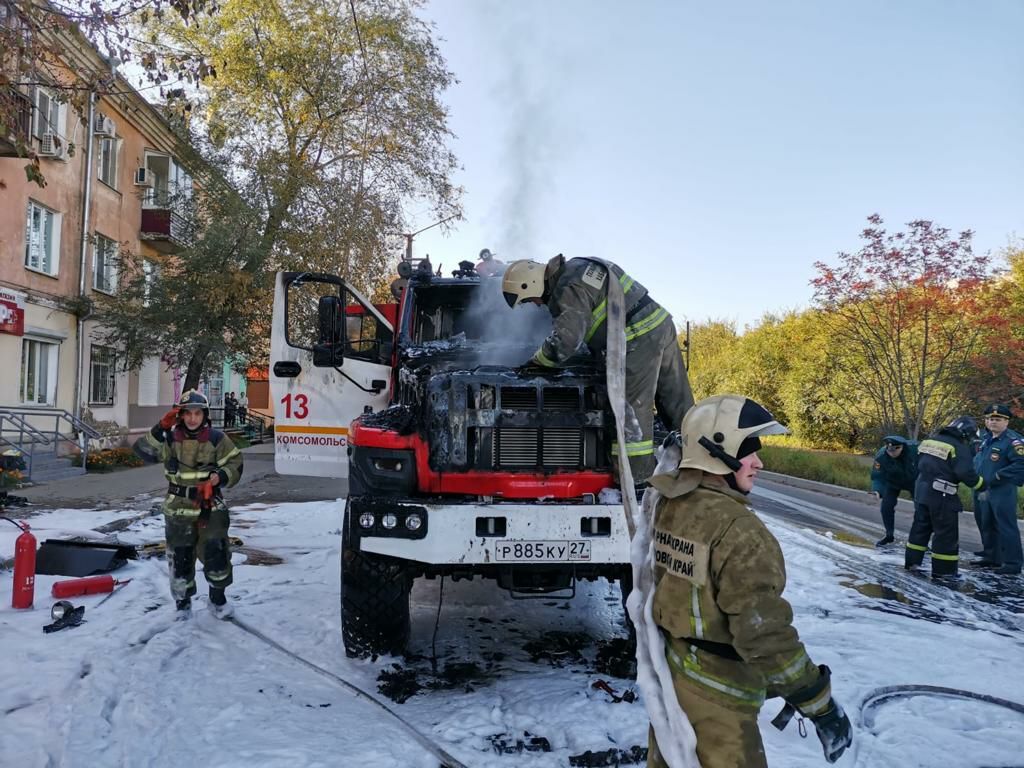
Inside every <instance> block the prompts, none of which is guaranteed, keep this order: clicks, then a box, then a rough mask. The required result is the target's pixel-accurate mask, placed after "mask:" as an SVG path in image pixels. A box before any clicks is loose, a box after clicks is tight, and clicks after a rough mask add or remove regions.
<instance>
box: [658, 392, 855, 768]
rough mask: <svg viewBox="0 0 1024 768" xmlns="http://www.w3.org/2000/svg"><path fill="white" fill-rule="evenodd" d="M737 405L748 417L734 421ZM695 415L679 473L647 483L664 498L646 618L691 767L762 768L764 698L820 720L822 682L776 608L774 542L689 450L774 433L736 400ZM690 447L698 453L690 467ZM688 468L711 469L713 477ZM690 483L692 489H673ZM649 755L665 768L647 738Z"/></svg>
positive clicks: (778, 565) (727, 447) (781, 606)
mask: <svg viewBox="0 0 1024 768" xmlns="http://www.w3.org/2000/svg"><path fill="white" fill-rule="evenodd" d="M722 403H724V404H725V405H724V407H722V408H720V407H719V406H720V404H722ZM746 403H751V404H752V405H751V406H748V407H747V408H746V410H744V406H745V405H746ZM700 410H702V411H703V412H702V413H698V414H697V415H696V416H695V418H694V419H692V420H691V418H690V415H689V414H688V415H687V417H686V419H684V422H683V425H684V430H685V433H684V435H683V456H682V457H681V458H680V461H679V464H678V466H679V467H683V468H682V469H679V468H677V469H675V470H671V471H667V472H665V473H663V474H656V475H655V476H654V477H652V478H651V484H652V485H653V486H654V487H656V488H658V490H660V491H661V492H662V493H664V494H665V495H664V497H663V498H661V499H660V500H659V501H658V504H657V507H656V509H655V512H654V537H653V540H654V541H653V543H654V562H655V565H654V568H655V580H656V583H657V587H656V589H655V593H654V599H653V605H652V614H653V617H654V620H655V622H656V623H657V624H658V626H659V627H661V629H662V630H663V631H664V633H665V636H666V655H667V658H668V662H669V666H670V668H671V669H672V675H673V682H674V684H675V688H676V693H677V696H678V700H679V703H680V705H681V706H682V708H683V710H684V711H685V713H686V716H687V717H688V718H689V720H690V723H691V724H692V725H693V728H694V731H695V732H696V735H697V755H698V757H699V758H700V761H701V765H702V766H704V768H726V766H730V767H732V766H737V765H743V766H759V767H763V766H764V765H765V764H766V763H765V758H764V748H763V745H762V742H761V736H760V733H759V731H758V728H757V714H758V712H759V711H760V709H761V706H762V704H763V703H764V700H765V698H766V697H771V696H782V697H783V698H784V699H786V700H787V701H791V702H794V706H798V707H799V709H800V710H801V712H803V713H804V714H805V715H806V716H807V717H820V716H825V715H827V713H828V707H829V706H830V702H831V701H832V698H831V681H830V679H829V675H828V674H827V668H826V667H823V668H821V669H819V668H818V667H817V666H816V665H815V664H814V663H813V662H812V661H811V659H810V657H809V656H808V655H807V652H806V650H805V648H804V645H803V643H801V642H800V638H799V635H798V634H797V631H796V629H795V628H794V627H793V610H792V608H791V607H790V605H789V603H788V602H787V601H786V600H785V599H784V598H783V597H782V593H783V591H784V589H785V585H786V568H785V561H784V558H783V555H782V550H781V548H780V547H779V544H778V542H777V541H776V540H775V537H774V536H772V534H771V533H770V532H769V531H768V529H767V528H766V527H765V525H764V523H762V522H761V521H760V520H759V519H758V518H757V516H756V515H755V514H754V513H753V511H752V510H751V509H750V508H749V507H748V506H747V504H746V498H745V497H744V496H743V495H742V494H740V493H737V492H735V491H733V490H732V489H731V488H729V486H728V485H727V483H726V481H725V478H724V477H722V476H721V475H723V474H725V471H729V470H728V469H727V468H726V466H725V464H724V460H723V459H722V458H721V457H717V456H715V457H712V456H711V454H710V453H709V451H708V449H707V448H705V447H703V446H701V445H700V443H699V442H697V441H696V440H695V436H700V437H704V436H705V432H709V433H710V434H709V435H708V437H710V438H711V443H712V445H713V446H716V447H717V448H718V449H720V450H721V451H722V452H723V453H724V454H725V455H726V456H729V457H732V458H735V456H737V455H738V454H740V453H742V452H743V451H744V450H745V448H741V445H742V444H743V442H744V441H745V440H752V439H754V438H756V437H757V435H759V434H779V433H780V432H779V430H780V429H781V430H783V431H784V430H785V428H784V427H782V425H780V424H779V423H778V422H777V421H775V419H774V418H772V417H771V414H770V413H768V412H767V411H765V410H764V409H763V408H762V407H761V406H759V405H758V404H757V403H754V402H753V401H750V400H748V399H747V398H744V397H739V396H736V395H727V396H720V397H717V398H709V399H708V400H702V401H701V402H700V403H697V405H695V406H694V408H693V411H691V413H692V412H696V411H700ZM720 411H721V413H720ZM741 414H743V417H742V418H741ZM761 430H767V431H763V432H762V431H761ZM719 432H721V435H720V437H718V433H719ZM716 437H717V438H718V439H716ZM694 445H697V446H698V447H700V448H701V450H703V456H700V458H699V459H698V458H697V457H698V455H699V454H697V453H696V451H695V449H694ZM748 446H749V443H748ZM687 455H689V457H690V464H688V462H687ZM693 463H701V464H705V463H706V465H707V466H713V467H714V469H715V474H711V473H708V472H706V471H703V470H699V469H696V468H694V467H693V466H692V464H693ZM693 475H696V476H697V483H696V484H692V483H689V482H687V483H679V482H676V481H677V480H678V478H679V477H680V476H683V477H688V478H689V477H692V476H693ZM666 479H668V480H669V482H667V483H666V482H664V481H665V480H666ZM826 722H827V721H826ZM847 743H848V742H847ZM650 748H651V752H650V756H649V759H648V764H649V765H657V766H662V765H664V763H663V762H659V760H660V756H659V752H658V749H657V744H656V743H655V739H654V738H653V737H652V739H651V745H650Z"/></svg>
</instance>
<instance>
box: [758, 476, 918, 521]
mask: <svg viewBox="0 0 1024 768" xmlns="http://www.w3.org/2000/svg"><path fill="white" fill-rule="evenodd" d="M757 474H758V476H759V477H763V478H764V479H765V480H769V481H771V482H773V483H778V484H780V485H788V486H790V487H792V488H802V489H803V490H805V491H815V492H816V493H824V494H826V495H828V496H838V497H839V498H841V499H850V500H851V501H861V502H863V503H865V504H870V505H871V506H874V507H877V506H878V504H879V502H878V499H876V498H875V497H874V496H872V495H871V492H870V491H861V490H857V489H856V488H846V487H844V486H842V485H832V484H831V483H822V482H819V481H817V480H805V479H804V478H802V477H793V476H792V475H780V474H779V473H778V472H769V471H767V470H764V469H762V470H761V471H760V472H758V473H757ZM896 509H898V510H899V511H900V512H909V513H911V514H913V512H914V502H913V501H911V500H910V499H906V498H903V496H902V495H901V496H900V498H899V499H898V500H897V502H896Z"/></svg>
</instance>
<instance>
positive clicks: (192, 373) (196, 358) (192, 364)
mask: <svg viewBox="0 0 1024 768" xmlns="http://www.w3.org/2000/svg"><path fill="white" fill-rule="evenodd" d="M209 354H210V348H209V347H207V346H206V345H205V344H200V345H199V347H198V348H197V349H196V351H195V352H193V353H192V357H191V358H190V359H189V361H188V369H187V370H186V371H185V381H184V383H182V385H181V391H182V392H187V391H188V390H190V389H196V388H197V387H198V386H199V380H200V379H201V378H202V377H203V368H204V366H205V365H206V358H207V357H208V356H209Z"/></svg>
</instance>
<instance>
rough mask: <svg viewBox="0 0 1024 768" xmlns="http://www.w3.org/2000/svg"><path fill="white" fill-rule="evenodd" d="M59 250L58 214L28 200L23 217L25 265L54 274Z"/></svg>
mask: <svg viewBox="0 0 1024 768" xmlns="http://www.w3.org/2000/svg"><path fill="white" fill-rule="evenodd" d="M59 252H60V214H59V213H56V212H55V211H51V210H50V209H49V208H44V207H43V206H41V205H39V203H34V202H32V201H31V200H30V201H29V203H28V215H27V216H26V218H25V266H26V267H28V268H29V269H35V270H37V271H39V272H45V273H46V274H48V275H56V274H57V255H58V254H59Z"/></svg>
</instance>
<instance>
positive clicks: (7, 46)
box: [0, 0, 211, 188]
mask: <svg viewBox="0 0 1024 768" xmlns="http://www.w3.org/2000/svg"><path fill="white" fill-rule="evenodd" d="M210 5H211V4H208V2H207V0H105V1H104V2H103V3H98V2H76V1H75V0H0V141H3V140H7V139H8V137H13V144H12V146H13V154H14V156H16V157H24V158H26V159H27V163H26V165H25V173H26V175H27V177H28V178H29V180H31V181H34V182H35V183H37V184H39V185H40V186H45V184H46V179H45V177H44V176H43V174H42V172H41V170H40V163H39V157H38V155H37V154H36V151H35V149H34V147H33V145H32V143H31V141H30V140H29V137H28V135H27V132H26V131H24V126H25V124H26V122H27V121H28V120H31V119H32V108H33V107H32V101H31V94H32V89H34V88H36V87H38V86H44V87H46V88H47V89H49V90H50V91H51V92H53V93H54V95H55V97H56V99H57V100H58V101H59V102H63V103H67V104H70V105H71V106H73V107H74V108H75V110H76V111H77V112H78V113H79V114H80V115H85V114H87V109H88V99H89V98H90V95H96V96H103V95H106V96H114V95H117V94H118V93H123V92H124V91H125V90H126V89H127V88H129V87H130V86H129V85H128V83H127V81H125V80H124V79H123V78H118V77H117V75H116V69H117V67H118V66H120V65H121V64H124V63H128V62H131V63H133V64H135V65H137V66H138V67H140V71H141V72H142V75H141V81H142V82H146V83H149V84H155V85H157V86H158V87H160V88H161V94H162V93H163V88H162V86H163V84H165V83H168V82H170V81H171V80H172V79H173V80H175V81H182V80H183V81H191V82H195V81H196V80H198V79H199V78H201V77H205V76H207V75H208V74H209V69H208V65H207V64H206V62H205V60H204V59H203V58H202V56H201V55H199V54H198V53H197V52H195V51H168V50H166V49H161V48H158V47H156V46H154V45H153V44H151V43H148V42H146V41H142V40H139V39H137V38H136V36H135V35H134V28H135V24H137V23H145V22H146V21H148V20H149V19H150V18H151V17H152V18H156V17H163V16H174V17H175V18H178V19H180V20H183V21H190V20H194V19H195V18H197V17H198V16H200V15H203V14H204V13H206V12H207V11H208V10H210ZM83 37H84V39H87V40H89V41H90V42H91V44H93V45H94V46H96V48H97V49H98V50H99V51H100V53H101V56H104V57H106V58H107V62H106V63H105V64H102V65H100V66H96V67H89V66H86V65H84V64H83V63H82V60H80V59H79V60H76V62H75V64H74V65H72V64H71V63H70V60H69V57H68V53H69V49H70V48H73V47H76V46H78V45H80V44H81V43H82V42H84V40H83ZM158 54H159V55H158ZM140 84H141V83H140ZM83 119H84V118H83ZM74 149H75V148H74V146H73V145H70V146H69V147H68V150H69V153H70V154H74ZM2 184H3V182H2V180H0V188H2Z"/></svg>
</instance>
